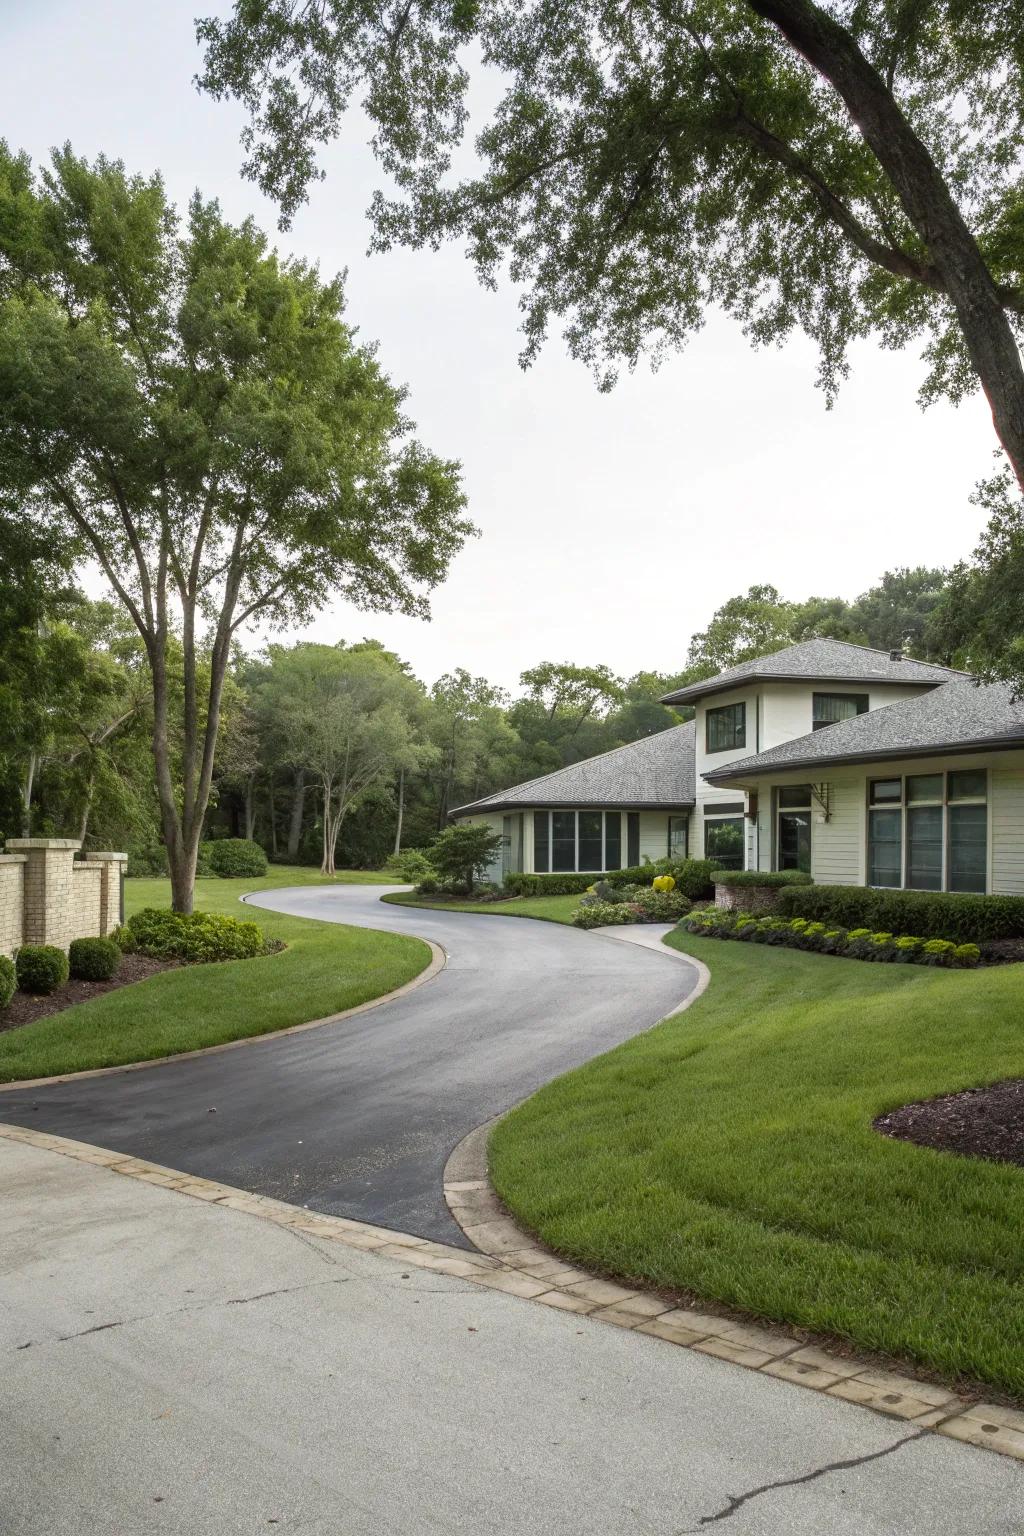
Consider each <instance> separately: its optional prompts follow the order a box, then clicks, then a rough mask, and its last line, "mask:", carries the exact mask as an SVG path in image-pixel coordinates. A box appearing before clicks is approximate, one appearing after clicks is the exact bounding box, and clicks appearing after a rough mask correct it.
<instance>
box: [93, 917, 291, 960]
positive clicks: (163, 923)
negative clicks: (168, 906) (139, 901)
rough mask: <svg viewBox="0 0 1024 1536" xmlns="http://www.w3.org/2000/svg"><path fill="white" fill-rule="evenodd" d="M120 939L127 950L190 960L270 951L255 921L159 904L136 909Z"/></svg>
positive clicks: (158, 957) (232, 957)
mask: <svg viewBox="0 0 1024 1536" xmlns="http://www.w3.org/2000/svg"><path fill="white" fill-rule="evenodd" d="M118 943H119V944H120V947H121V948H122V949H123V950H125V951H126V952H127V953H128V954H139V955H151V956H152V957H153V959H154V960H185V961H188V962H189V963H191V964H198V963H201V962H206V961H211V960H251V959H253V958H254V957H255V956H256V955H265V954H267V953H268V950H267V945H266V941H265V940H264V937H263V932H262V929H261V928H260V927H259V926H258V924H256V923H240V922H239V921H238V918H237V917H218V916H217V915H216V914H215V913H213V912H191V913H184V912H165V911H163V910H161V909H160V908H159V907H143V909H142V911H141V912H133V913H132V915H131V917H130V918H129V919H128V921H127V923H125V925H124V927H123V928H121V929H120V930H119V931H118Z"/></svg>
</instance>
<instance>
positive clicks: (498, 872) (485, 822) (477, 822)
mask: <svg viewBox="0 0 1024 1536" xmlns="http://www.w3.org/2000/svg"><path fill="white" fill-rule="evenodd" d="M466 820H467V821H468V822H470V823H471V824H472V825H473V826H474V827H479V826H487V827H490V829H491V831H492V832H498V833H502V832H504V830H505V818H504V815H503V814H501V813H500V812H498V813H495V814H493V815H490V816H467V817H466ZM484 879H485V880H491V881H493V882H494V884H495V885H500V884H501V882H502V880H503V879H504V871H503V869H502V859H501V853H500V851H499V853H498V857H497V858H496V859H495V860H494V863H493V864H491V865H490V867H489V868H488V870H487V872H486V874H485V875H484Z"/></svg>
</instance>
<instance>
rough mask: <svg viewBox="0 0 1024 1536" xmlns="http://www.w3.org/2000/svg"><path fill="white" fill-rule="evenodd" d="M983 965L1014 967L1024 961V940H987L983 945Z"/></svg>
mask: <svg viewBox="0 0 1024 1536" xmlns="http://www.w3.org/2000/svg"><path fill="white" fill-rule="evenodd" d="M981 959H982V964H983V965H1012V964H1014V963H1016V962H1017V961H1020V960H1024V939H986V941H985V943H984V944H982V945H981Z"/></svg>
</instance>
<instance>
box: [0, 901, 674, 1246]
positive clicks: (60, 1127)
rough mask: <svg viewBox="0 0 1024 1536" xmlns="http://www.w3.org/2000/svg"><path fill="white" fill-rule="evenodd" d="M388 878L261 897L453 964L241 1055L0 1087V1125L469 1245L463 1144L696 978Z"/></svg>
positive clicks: (627, 947)
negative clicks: (445, 903)
mask: <svg viewBox="0 0 1024 1536" xmlns="http://www.w3.org/2000/svg"><path fill="white" fill-rule="evenodd" d="M382 889H386V887H380V886H357V885H350V886H333V887H325V886H311V887H310V886H307V887H303V888H299V889H293V890H280V891H267V892H264V893H262V894H261V895H260V897H259V903H258V904H259V905H260V906H262V907H268V908H271V909H273V910H275V911H280V912H288V913H291V914H294V915H295V916H298V917H311V918H321V919H326V920H327V921H331V922H345V923H354V924H359V925H362V926H364V927H370V928H386V929H390V930H393V931H397V932H404V933H412V934H418V935H423V936H425V937H427V938H430V939H434V940H435V941H436V942H437V943H439V944H441V945H442V946H443V947H444V948H445V950H446V951H447V953H448V966H447V968H446V969H445V970H444V971H443V972H442V973H441V974H440V975H439V976H437V977H435V978H434V980H432V981H430V982H428V983H427V984H426V985H424V986H422V987H420V988H418V989H417V990H415V991H413V992H411V993H409V994H408V995H407V996H405V997H403V998H400V999H398V1000H397V1001H395V1002H393V1003H388V1004H385V1005H382V1006H381V1007H380V1008H375V1009H372V1010H371V1011H370V1012H368V1013H363V1014H360V1015H357V1016H356V1017H355V1018H352V1019H348V1020H346V1021H344V1022H342V1023H340V1024H333V1025H326V1026H324V1028H323V1029H318V1030H311V1031H309V1032H307V1033H304V1034H299V1035H291V1036H284V1037H282V1038H279V1039H276V1040H264V1041H257V1042H255V1043H254V1044H252V1045H248V1046H246V1047H245V1048H243V1049H240V1050H235V1051H228V1052H226V1053H223V1054H214V1055H211V1056H206V1057H203V1058H199V1059H193V1060H191V1061H181V1062H174V1063H170V1064H167V1065H163V1066H154V1067H151V1068H147V1069H146V1070H144V1071H140V1072H128V1073H118V1074H115V1075H113V1076H109V1077H97V1078H86V1079H83V1080H82V1081H80V1082H76V1083H63V1084H58V1085H55V1086H52V1087H48V1088H31V1089H18V1088H14V1089H10V1090H5V1091H3V1092H0V1120H7V1121H9V1122H12V1123H15V1124H19V1125H28V1126H31V1127H33V1128H34V1129H35V1130H40V1131H50V1132H52V1133H53V1134H55V1135H60V1136H70V1137H72V1138H73V1139H75V1140H78V1141H88V1142H91V1143H93V1144H94V1145H96V1146H101V1147H108V1148H111V1149H113V1150H115V1151H123V1152H130V1153H132V1154H133V1155H135V1156H137V1157H144V1158H148V1159H150V1160H151V1161H153V1162H157V1163H161V1164H164V1165H165V1166H167V1167H170V1168H177V1169H181V1170H184V1171H186V1172H189V1173H197V1174H200V1175H202V1176H203V1177H205V1178H212V1179H219V1180H222V1181H223V1182H224V1183H227V1184H232V1185H235V1186H237V1187H239V1188H242V1189H248V1190H252V1191H254V1192H256V1193H258V1194H264V1195H273V1196H274V1197H275V1198H277V1199H280V1200H289V1201H293V1202H295V1203H296V1204H299V1205H307V1206H309V1207H310V1209H312V1210H318V1211H326V1212H328V1213H330V1214H332V1215H339V1216H352V1217H356V1218H358V1219H360V1220H364V1221H371V1222H376V1223H379V1224H381V1225H384V1226H389V1227H394V1228H396V1229H398V1230H400V1231H405V1232H414V1233H416V1234H418V1235H419V1236H422V1237H430V1238H435V1239H437V1240H439V1241H441V1242H446V1243H460V1244H464V1243H465V1239H464V1238H463V1236H462V1233H461V1231H460V1230H459V1228H458V1227H457V1226H456V1225H455V1223H454V1222H453V1221H452V1219H451V1217H450V1216H449V1214H448V1209H447V1207H446V1205H445V1203H444V1197H443V1194H442V1188H441V1181H442V1174H443V1171H444V1165H445V1161H446V1160H447V1157H448V1154H449V1153H450V1152H451V1150H452V1148H453V1147H454V1146H455V1145H456V1143H457V1142H459V1141H460V1140H461V1139H462V1137H463V1136H465V1135H466V1134H467V1133H468V1132H469V1131H471V1130H473V1129H474V1127H476V1126H477V1125H480V1124H481V1123H482V1122H483V1121H485V1120H489V1119H491V1118H492V1116H494V1115H497V1114H500V1113H501V1112H502V1111H503V1110H506V1109H508V1108H510V1107H511V1105H513V1104H515V1103H517V1102H518V1101H519V1100H520V1099H522V1098H525V1097H526V1096H527V1094H529V1093H532V1092H533V1091H534V1090H535V1089H536V1088H539V1087H540V1086H541V1084H543V1083H546V1082H548V1081H549V1080H550V1079H551V1078H553V1077H557V1076H558V1075H559V1074H560V1073H562V1072H565V1071H567V1070H568V1069H569V1068H570V1067H574V1066H578V1065H579V1064H580V1063H581V1062H583V1061H586V1060H587V1059H588V1058H589V1057H591V1056H596V1055H598V1054H600V1052H602V1051H606V1050H608V1049H609V1048H610V1047H611V1046H613V1045H617V1044H619V1043H620V1042H621V1041H623V1040H626V1039H628V1038H629V1037H630V1036H631V1035H634V1034H636V1033H637V1032H638V1031H640V1030H643V1029H647V1028H649V1027H650V1026H651V1025H652V1024H654V1023H655V1022H656V1021H657V1020H658V1019H660V1018H662V1017H663V1016H664V1015H665V1014H667V1013H670V1012H671V1011H672V1010H673V1009H674V1008H676V1007H678V1006H679V1004H680V1003H681V1002H682V1001H683V999H684V998H685V997H686V996H687V995H688V994H689V992H690V991H691V990H692V988H693V986H694V985H695V982H696V974H695V973H694V971H693V970H692V968H691V967H690V966H689V965H686V964H683V963H682V962H681V961H680V960H679V959H678V957H675V956H672V955H670V954H667V953H661V954H652V953H649V952H647V951H645V950H642V949H638V948H636V947H635V946H633V945H631V944H621V943H615V942H613V941H611V940H610V939H607V938H604V937H601V936H595V935H593V934H588V933H582V932H580V931H578V930H577V929H574V928H566V927H562V926H560V925H558V924H556V923H542V922H531V921H528V920H526V919H523V918H512V917H494V916H491V915H490V914H487V915H482V916H480V915H473V914H465V913H458V912H429V911H417V910H410V909H408V908H403V907H394V906H389V905H387V904H386V903H383V902H381V901H380V900H379V896H380V893H381V890H382ZM244 912H245V909H244V907H241V906H240V907H239V913H240V915H243V916H244ZM253 1006H254V1007H258V998H254V1000H253ZM211 1110H213V1111H215V1113H211Z"/></svg>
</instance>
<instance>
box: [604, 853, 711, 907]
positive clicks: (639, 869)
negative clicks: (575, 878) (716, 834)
mask: <svg viewBox="0 0 1024 1536" xmlns="http://www.w3.org/2000/svg"><path fill="white" fill-rule="evenodd" d="M718 874H719V870H718V865H717V864H716V863H715V861H714V859H657V860H656V861H655V862H654V863H653V864H637V865H634V866H633V867H632V868H629V869H614V870H611V871H609V873H608V874H607V875H606V876H605V879H606V880H609V881H610V882H611V884H612V885H650V883H651V881H652V880H653V879H654V877H655V875H672V876H673V878H674V879H675V882H676V890H677V891H678V892H679V894H680V896H686V897H688V899H689V900H690V901H709V900H710V899H711V897H712V896H714V894H715V886H714V882H715V880H717V878H718Z"/></svg>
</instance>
